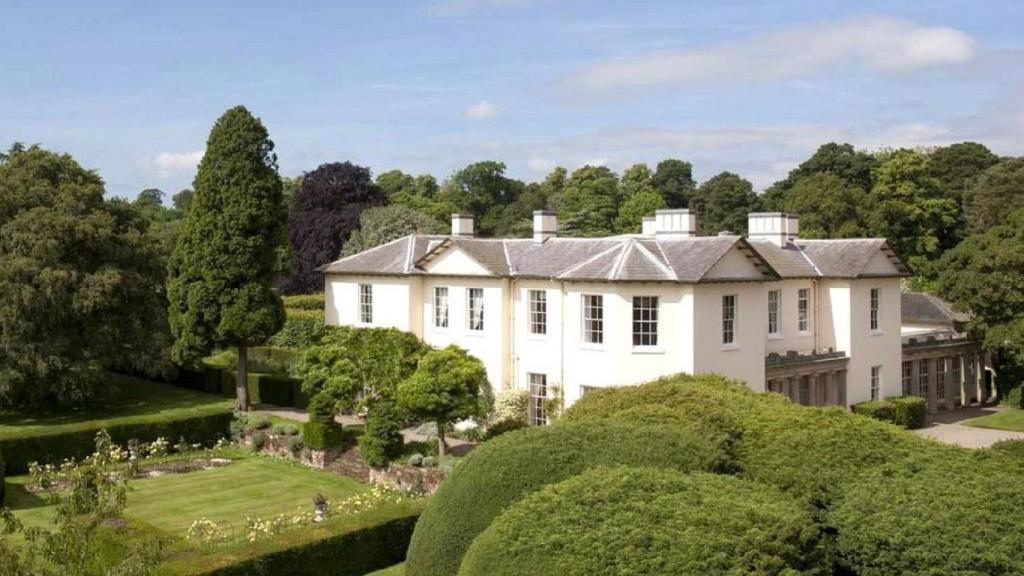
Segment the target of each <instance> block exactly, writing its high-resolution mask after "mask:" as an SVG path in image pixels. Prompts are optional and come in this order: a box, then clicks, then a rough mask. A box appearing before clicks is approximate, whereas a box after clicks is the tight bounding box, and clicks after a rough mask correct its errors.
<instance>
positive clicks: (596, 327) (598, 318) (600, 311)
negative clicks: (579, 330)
mask: <svg viewBox="0 0 1024 576" xmlns="http://www.w3.org/2000/svg"><path fill="white" fill-rule="evenodd" d="M583 341H584V342H588V343H590V344H601V343H603V342H604V296H601V295H600V294H584V295H583Z"/></svg>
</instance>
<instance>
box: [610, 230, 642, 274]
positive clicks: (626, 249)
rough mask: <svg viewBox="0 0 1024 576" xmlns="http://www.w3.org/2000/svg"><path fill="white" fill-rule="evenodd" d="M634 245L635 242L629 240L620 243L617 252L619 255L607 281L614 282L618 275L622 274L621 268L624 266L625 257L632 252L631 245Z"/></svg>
mask: <svg viewBox="0 0 1024 576" xmlns="http://www.w3.org/2000/svg"><path fill="white" fill-rule="evenodd" d="M635 243H636V241H635V240H633V239H632V238H630V239H629V240H627V241H625V242H623V243H622V246H621V248H620V250H619V255H618V257H617V258H616V259H615V265H614V266H612V272H611V275H610V276H609V278H608V279H609V280H615V279H616V278H618V277H619V273H620V272H622V267H623V266H624V265H625V264H626V255H627V254H629V253H630V252H631V251H632V250H633V245H634V244H635Z"/></svg>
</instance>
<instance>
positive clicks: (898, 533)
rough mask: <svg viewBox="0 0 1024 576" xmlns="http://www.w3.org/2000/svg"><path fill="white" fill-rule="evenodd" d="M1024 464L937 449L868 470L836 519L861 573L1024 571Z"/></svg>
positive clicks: (852, 568) (846, 564) (1004, 575)
mask: <svg viewBox="0 0 1024 576" xmlns="http://www.w3.org/2000/svg"><path fill="white" fill-rule="evenodd" d="M1022 478H1024V460H1020V459H1019V458H1018V457H1017V455H1015V454H1013V453H1012V452H1010V451H1007V452H1003V451H1000V450H993V451H989V450H979V451H970V450H965V449H959V448H953V447H941V448H940V447H935V449H933V450H931V451H928V452H922V453H920V454H917V455H915V456H914V457H912V458H908V459H905V460H903V461H901V462H891V463H888V464H885V465H882V466H879V467H876V468H874V469H871V470H868V471H866V473H865V474H863V475H862V476H861V477H860V478H859V479H858V481H857V482H856V483H854V484H852V485H850V486H848V487H847V489H846V491H845V493H844V495H843V497H842V498H840V499H838V500H837V502H836V503H835V505H834V507H833V508H832V510H831V512H830V513H829V515H828V523H829V524H830V526H831V528H832V530H834V531H835V533H836V550H837V552H838V554H839V559H840V563H841V565H842V567H843V569H844V570H846V571H847V572H848V573H853V574H858V575H859V576H891V575H899V574H915V575H917V574H922V575H924V574H927V575H940V574H941V575H943V576H982V575H986V576H1010V575H1011V574H1015V575H1019V574H1024V483H1022V482H1021V479H1022Z"/></svg>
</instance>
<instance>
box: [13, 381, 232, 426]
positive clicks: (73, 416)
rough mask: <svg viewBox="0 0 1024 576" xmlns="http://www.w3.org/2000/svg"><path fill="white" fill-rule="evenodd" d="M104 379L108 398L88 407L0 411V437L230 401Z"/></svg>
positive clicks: (214, 408) (179, 413)
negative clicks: (107, 386) (107, 383)
mask: <svg viewBox="0 0 1024 576" xmlns="http://www.w3.org/2000/svg"><path fill="white" fill-rule="evenodd" d="M108 378H109V384H110V386H109V388H108V390H109V394H108V397H107V398H104V399H102V400H99V401H97V402H95V403H94V404H93V405H92V406H91V407H88V408H82V409H78V410H52V411H46V412H32V413H26V412H21V411H13V410H0V440H4V439H7V438H21V437H25V436H33V435H38V434H46V435H51V434H62V433H65V432H71V431H74V430H80V429H100V428H108V427H110V426H115V425H119V424H134V423H144V422H154V421H160V420H168V419H175V418H185V417H189V416H200V415H204V414H215V413H219V412H223V411H224V410H230V409H231V406H232V404H233V402H232V401H231V400H229V399H225V398H223V397H221V396H215V395H212V394H205V393H203V392H196V391H193V390H186V389H184V388H178V387H175V386H171V385H170V384H162V383H159V382H151V381H149V380H143V379H140V378H133V377H131V376H124V375H121V374H110V375H109V376H108Z"/></svg>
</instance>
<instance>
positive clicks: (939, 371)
mask: <svg viewBox="0 0 1024 576" xmlns="http://www.w3.org/2000/svg"><path fill="white" fill-rule="evenodd" d="M947 363H948V361H947V360H946V357H945V356H943V357H942V358H936V359H935V399H936V400H939V401H945V400H946V370H948V369H949V366H948V365H947Z"/></svg>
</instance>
